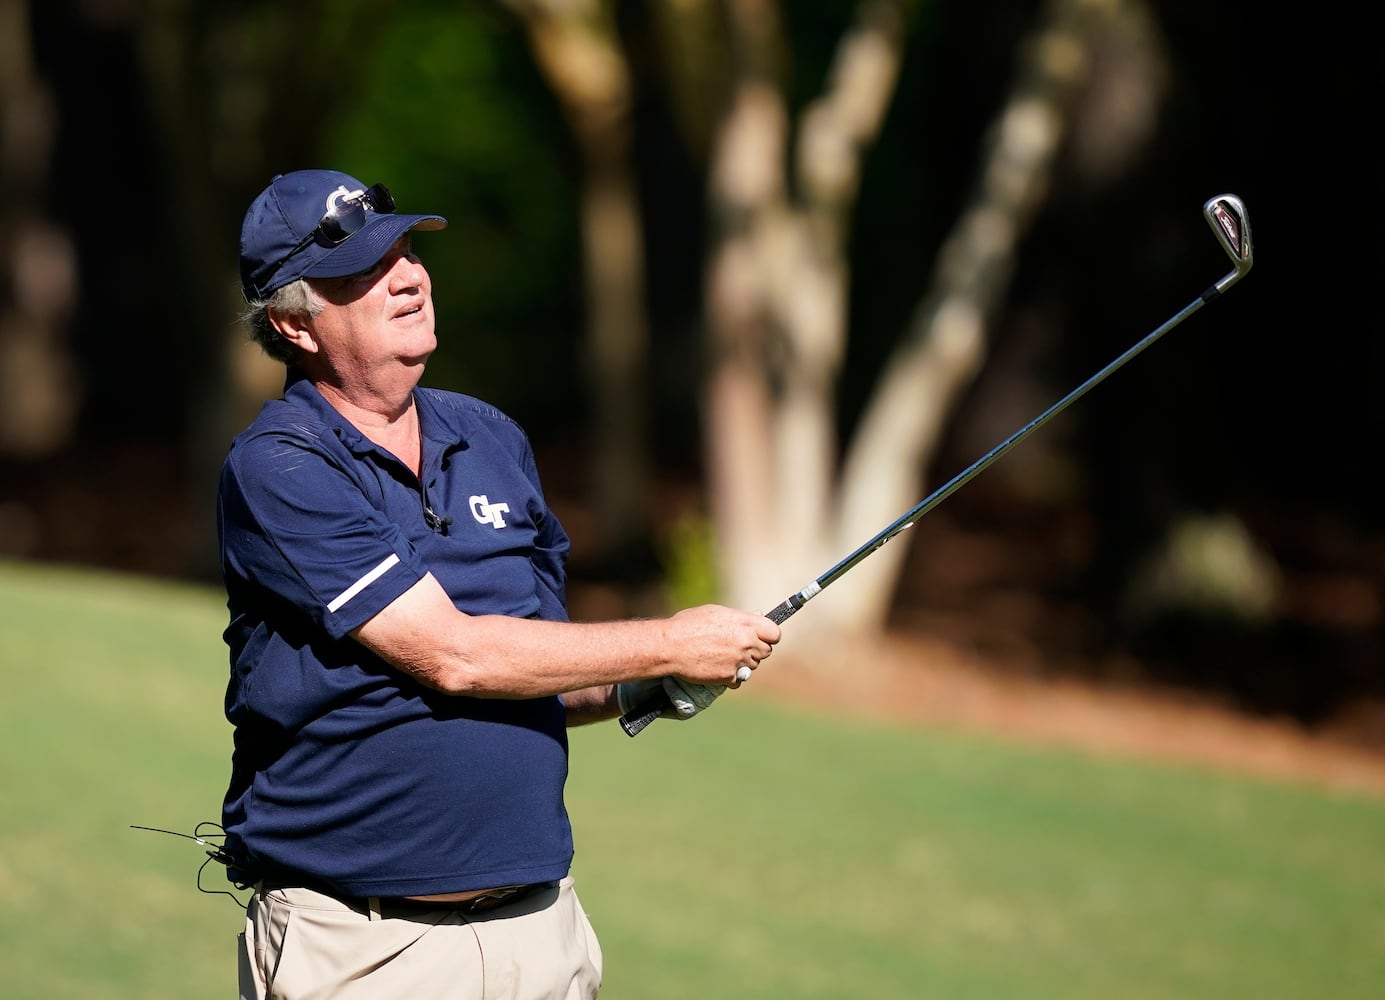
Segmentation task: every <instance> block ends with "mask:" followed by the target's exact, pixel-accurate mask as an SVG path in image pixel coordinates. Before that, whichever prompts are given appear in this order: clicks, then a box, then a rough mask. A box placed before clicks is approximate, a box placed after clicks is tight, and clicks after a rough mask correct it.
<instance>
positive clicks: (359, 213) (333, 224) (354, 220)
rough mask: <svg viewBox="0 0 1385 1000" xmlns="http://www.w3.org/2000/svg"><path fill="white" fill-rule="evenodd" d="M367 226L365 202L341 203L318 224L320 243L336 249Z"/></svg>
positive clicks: (359, 199)
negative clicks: (339, 244)
mask: <svg viewBox="0 0 1385 1000" xmlns="http://www.w3.org/2000/svg"><path fill="white" fill-rule="evenodd" d="M364 225H365V200H364V199H362V198H356V199H353V200H351V201H344V202H341V203H340V204H339V205H337V206H335V207H334V208H333V209H332V211H330V212H328V213H327V214H326V215H324V216H323V217H322V221H321V222H319V223H318V224H317V234H318V242H319V243H324V244H326V245H327V246H329V247H334V246H336V245H337V244H338V243H340V242H342V241H343V240H345V239H346V238H347V237H348V236H350V235H351V234H352V233H354V232H355V231H356V230H358V229H360V228H361V227H362V226H364Z"/></svg>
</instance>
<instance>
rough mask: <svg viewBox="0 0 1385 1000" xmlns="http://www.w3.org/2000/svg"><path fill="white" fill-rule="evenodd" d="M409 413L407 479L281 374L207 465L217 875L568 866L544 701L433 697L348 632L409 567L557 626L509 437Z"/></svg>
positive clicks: (516, 443) (388, 876) (400, 883)
mask: <svg viewBox="0 0 1385 1000" xmlns="http://www.w3.org/2000/svg"><path fill="white" fill-rule="evenodd" d="M414 401H415V404H416V406H417V407H418V415H419V422H420V426H421V429H422V437H423V459H422V470H423V474H422V477H421V478H419V477H416V476H415V475H414V473H413V472H412V470H410V469H408V468H407V467H405V466H404V465H403V464H402V463H401V462H399V461H398V460H397V459H396V458H395V457H394V456H393V455H391V454H390V453H389V452H387V451H386V450H384V449H382V448H379V447H377V446H376V445H375V444H373V443H372V442H371V441H369V440H368V439H367V438H366V437H365V436H364V435H362V434H361V433H360V432H359V431H358V430H357V429H356V428H355V427H354V426H353V425H352V424H350V423H349V422H348V421H347V420H346V419H345V418H343V417H342V416H341V415H340V414H338V413H337V411H336V410H334V409H333V408H332V407H331V406H330V405H329V404H328V403H327V401H326V400H325V399H324V398H323V397H322V395H321V394H320V393H319V392H318V391H317V389H316V388H315V387H314V386H313V385H312V384H311V383H310V382H309V381H307V380H306V379H305V378H302V377H301V376H298V375H296V374H291V375H290V378H289V381H288V383H287V385H286V387H285V390H284V396H283V398H282V399H279V400H274V401H272V402H269V403H267V404H265V406H264V408H263V409H262V410H261V412H260V414H259V416H258V418H257V419H256V420H255V422H254V423H253V424H252V425H251V426H250V427H249V428H247V429H246V430H245V431H244V432H243V433H241V434H240V435H239V436H238V437H237V438H236V439H235V441H234V442H233V443H232V445H231V449H230V452H229V454H228V456H227V458H226V461H225V464H224V466H223V468H222V473H221V484H220V493H219V497H218V504H217V508H218V525H219V537H220V543H221V561H222V572H223V575H224V578H225V583H226V592H227V607H228V610H229V612H230V624H229V626H228V627H227V629H226V632H225V635H224V637H225V640H226V643H227V645H228V646H229V647H230V659H231V677H230V683H229V685H228V687H227V691H226V716H227V718H228V719H229V720H230V721H231V723H232V724H233V725H234V726H235V734H234V751H233V755H232V774H231V781H230V786H229V788H228V789H227V793H226V800H225V803H224V806H223V825H224V826H225V828H226V832H227V835H228V836H227V847H228V850H229V851H230V853H231V854H232V855H233V856H234V857H235V858H236V859H237V861H236V864H235V865H233V866H232V868H231V870H230V874H231V878H232V880H233V881H236V882H247V881H254V880H255V879H257V878H260V877H263V876H264V875H266V874H271V875H273V874H290V875H297V876H303V877H309V878H313V879H317V880H320V881H322V882H326V883H328V884H330V885H331V886H334V887H336V888H337V889H338V890H339V891H341V892H342V893H345V894H350V895H358V896H408V895H421V894H429V893H440V892H452V891H461V890H466V889H480V888H489V887H493V886H499V885H512V884H518V883H527V882H541V881H548V880H550V879H557V878H561V877H563V876H564V875H566V874H567V872H568V869H569V866H570V864H571V861H572V850H573V847H572V829H571V825H570V823H569V821H568V816H567V811H566V808H565V806H564V804H563V784H564V782H565V780H566V778H567V752H568V744H567V729H566V715H565V710H564V707H563V704H562V701H561V699H560V698H558V697H548V698H535V699H523V700H510V699H487V698H469V697H456V696H449V695H444V694H441V693H439V692H437V691H434V690H431V689H429V688H426V687H424V686H423V685H421V684H419V683H417V682H416V681H414V680H413V679H412V678H410V677H409V676H407V675H406V674H404V673H403V672H401V671H399V670H397V669H395V668H393V667H391V666H390V665H388V664H387V663H385V662H384V661H382V660H381V659H379V658H378V657H376V656H375V655H374V654H372V653H371V652H370V651H369V650H367V649H366V648H365V647H364V646H362V645H360V644H359V643H357V642H356V641H355V640H354V639H352V638H351V637H350V636H349V635H348V633H349V632H350V631H351V630H352V629H354V628H356V627H357V626H359V625H361V624H363V623H364V622H366V621H368V620H370V618H371V617H373V616H374V615H375V614H377V613H378V612H379V611H380V610H382V609H383V608H385V607H388V606H389V604H390V602H392V601H393V600H394V599H395V598H397V597H399V595H401V594H403V593H404V592H405V591H406V590H408V589H409V588H410V587H412V586H413V585H414V584H415V583H417V582H418V581H419V580H421V579H422V578H423V577H424V575H425V574H428V573H432V574H433V576H434V577H436V578H437V580H438V581H439V583H441V584H442V587H443V589H444V590H445V591H447V593H448V594H449V595H451V597H452V600H453V602H454V603H455V604H456V606H457V607H458V608H459V609H461V610H462V611H465V612H466V613H468V614H472V615H484V614H500V615H512V616H516V617H521V618H544V619H553V620H566V618H567V612H566V602H565V565H566V559H567V552H568V538H567V535H566V534H565V532H564V531H563V528H562V526H561V525H560V524H559V523H558V520H557V518H556V517H555V516H554V515H553V513H552V511H550V510H549V509H548V505H547V504H546V503H545V501H544V496H543V491H542V488H541V486H540V483H539V476H538V471H537V468H536V466H535V462H534V456H533V452H532V450H531V448H530V445H529V441H528V439H527V438H526V436H525V435H524V432H523V431H522V430H521V429H520V428H519V427H518V426H517V425H516V424H515V423H514V422H513V421H512V420H510V419H509V418H508V417H506V416H505V415H504V414H503V413H501V412H500V411H498V410H496V409H495V408H494V407H491V406H489V405H487V404H485V403H483V402H481V401H480V400H477V399H473V398H471V397H469V396H463V395H460V394H457V393H449V392H442V391H439V390H434V389H418V390H416V391H415V393H414ZM420 638H422V639H424V640H425V641H426V636H422V637H420Z"/></svg>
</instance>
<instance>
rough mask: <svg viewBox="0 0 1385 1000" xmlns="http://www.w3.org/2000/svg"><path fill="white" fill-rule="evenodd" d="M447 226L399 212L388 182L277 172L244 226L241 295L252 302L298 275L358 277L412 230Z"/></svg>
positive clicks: (430, 217)
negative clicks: (355, 275) (385, 184)
mask: <svg viewBox="0 0 1385 1000" xmlns="http://www.w3.org/2000/svg"><path fill="white" fill-rule="evenodd" d="M446 225H447V220H446V219H444V218H443V217H442V216H441V215H403V214H399V213H396V212H395V210H394V196H393V195H391V194H390V192H389V189H388V188H386V187H385V186H384V185H383V184H374V185H371V186H369V187H367V186H366V185H365V184H362V183H361V182H360V181H358V180H356V178H354V177H352V176H351V175H350V174H343V173H341V172H340V171H337V170H295V171H294V172H292V173H288V174H276V175H275V176H274V179H273V180H271V181H270V182H269V187H267V188H265V189H264V190H263V191H261V192H260V194H259V195H258V196H257V197H256V198H255V200H254V201H253V202H251V203H250V208H249V209H248V210H247V211H246V213H245V220H244V222H242V224H241V230H240V283H241V290H242V291H243V292H244V293H245V298H246V300H247V301H254V300H256V299H264V298H266V297H268V296H269V295H270V294H271V293H272V292H274V291H275V290H276V289H278V288H282V287H283V286H284V285H287V284H288V283H289V282H291V281H297V280H298V279H299V278H341V277H345V276H346V275H348V274H356V273H357V272H359V271H364V270H366V269H367V268H369V267H372V266H374V264H375V263H376V262H377V261H378V260H379V259H380V258H381V257H383V256H384V255H385V251H387V250H388V249H389V248H390V247H391V246H393V245H394V241H395V240H397V239H399V237H400V236H402V235H403V234H404V233H406V232H408V231H409V230H410V229H442V228H443V227H444V226H446Z"/></svg>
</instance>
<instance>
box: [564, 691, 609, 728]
mask: <svg viewBox="0 0 1385 1000" xmlns="http://www.w3.org/2000/svg"><path fill="white" fill-rule="evenodd" d="M615 690H616V689H615V685H614V684H600V685H598V686H596V687H589V688H582V689H581V690H580V691H569V692H567V693H566V694H565V695H563V704H564V705H565V706H566V707H567V724H568V726H569V727H572V726H585V725H587V724H588V723H592V722H604V721H606V720H607V719H614V718H615V717H616V716H618V715H620V705H618V704H617V703H616V694H615Z"/></svg>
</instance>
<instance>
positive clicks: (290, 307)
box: [243, 278, 327, 365]
mask: <svg viewBox="0 0 1385 1000" xmlns="http://www.w3.org/2000/svg"><path fill="white" fill-rule="evenodd" d="M326 307H327V302H326V300H324V299H323V298H322V296H321V295H319V294H318V293H317V290H316V289H314V288H313V286H312V285H310V284H308V281H307V279H306V278H299V279H298V280H297V281H290V282H289V283H288V284H287V285H285V286H284V287H282V288H279V289H277V290H275V291H274V292H273V293H272V294H271V295H270V296H269V298H267V299H255V300H253V301H251V302H250V304H249V307H248V308H247V309H246V312H245V315H244V317H243V319H244V320H245V322H246V324H247V325H248V326H249V327H250V339H251V340H253V341H255V343H257V344H259V345H260V347H261V349H263V350H264V352H265V353H266V354H268V355H269V356H270V357H271V358H273V359H274V360H275V361H282V362H283V363H284V364H286V365H291V364H293V363H294V362H296V361H297V360H298V354H299V350H298V348H297V347H295V346H294V345H293V344H291V343H289V342H288V341H287V340H285V339H284V337H283V336H282V335H281V334H280V333H279V331H278V330H276V329H275V328H274V324H273V323H271V322H270V321H269V310H270V309H273V310H274V311H275V312H276V313H279V314H280V315H283V316H294V317H306V318H308V319H312V318H315V317H316V316H317V315H318V314H319V313H321V312H322V310H323V309H325V308H326Z"/></svg>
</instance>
